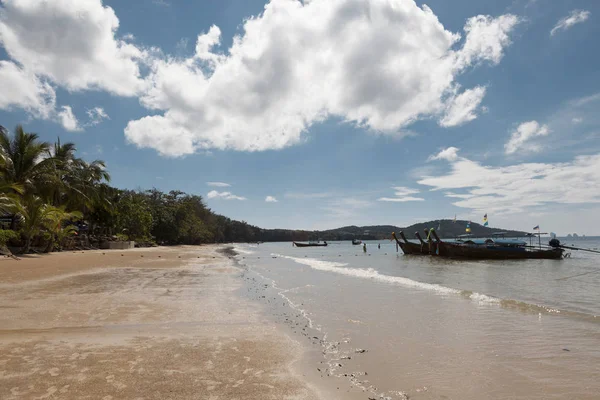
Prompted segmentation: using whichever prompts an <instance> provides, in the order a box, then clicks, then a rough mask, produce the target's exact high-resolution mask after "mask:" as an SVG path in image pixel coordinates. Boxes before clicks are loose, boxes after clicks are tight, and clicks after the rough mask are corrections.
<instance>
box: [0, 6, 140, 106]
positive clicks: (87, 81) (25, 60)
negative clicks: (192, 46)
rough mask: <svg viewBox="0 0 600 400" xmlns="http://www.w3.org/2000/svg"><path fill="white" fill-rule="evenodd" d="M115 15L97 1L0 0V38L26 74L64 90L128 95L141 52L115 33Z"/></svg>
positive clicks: (136, 85)
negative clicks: (86, 90)
mask: <svg viewBox="0 0 600 400" xmlns="http://www.w3.org/2000/svg"><path fill="white" fill-rule="evenodd" d="M118 27H119V20H118V18H117V16H116V15H115V13H114V11H113V9H112V8H110V7H105V6H103V5H102V1H101V0H52V1H40V0H38V1H35V0H4V1H2V7H1V8H0V43H1V44H2V45H3V46H4V48H5V49H6V52H7V53H8V55H9V56H10V57H11V58H12V59H13V60H15V61H17V62H18V63H19V64H21V65H22V66H23V68H24V69H25V70H27V71H28V73H31V74H35V75H36V76H37V77H45V78H48V79H49V80H51V81H52V82H54V83H56V84H58V85H60V86H63V87H65V88H66V89H68V90H72V91H77V90H85V89H100V90H105V91H108V92H110V93H113V94H117V95H121V96H133V95H136V94H138V93H140V91H141V90H142V89H143V88H144V81H143V79H142V78H141V76H140V69H139V65H138V62H139V61H140V60H141V59H143V58H145V57H146V54H145V53H144V52H143V51H141V50H140V49H138V48H137V47H135V46H134V45H132V44H129V43H127V42H126V41H123V40H119V39H116V38H115V33H116V31H117V28H118Z"/></svg>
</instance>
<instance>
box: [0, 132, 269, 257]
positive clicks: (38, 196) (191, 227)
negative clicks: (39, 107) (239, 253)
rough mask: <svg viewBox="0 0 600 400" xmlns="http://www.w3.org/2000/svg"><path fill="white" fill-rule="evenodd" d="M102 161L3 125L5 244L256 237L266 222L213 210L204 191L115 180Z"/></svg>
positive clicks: (24, 247)
mask: <svg viewBox="0 0 600 400" xmlns="http://www.w3.org/2000/svg"><path fill="white" fill-rule="evenodd" d="M109 183H110V174H109V173H108V171H107V169H106V165H105V163H104V162H103V161H101V160H95V161H92V162H87V161H85V160H83V159H81V158H78V157H77V150H76V147H75V144H73V143H62V142H61V141H60V139H58V140H57V141H56V143H53V144H50V143H46V142H43V141H41V140H40V138H39V136H38V135H37V134H35V133H28V132H25V131H24V129H23V127H22V126H20V125H19V126H17V127H16V128H15V130H14V133H12V134H11V133H9V132H8V130H7V129H5V128H4V127H1V126H0V216H1V220H2V225H3V227H2V228H3V229H0V251H1V252H4V253H6V252H7V245H10V247H11V248H13V249H19V251H20V252H23V253H27V252H29V251H32V250H34V249H35V251H44V252H50V251H53V250H61V249H63V248H70V247H94V246H95V245H97V243H98V242H99V241H102V240H134V241H136V242H137V243H139V244H142V245H153V244H165V245H176V244H190V245H194V244H202V243H212V242H231V241H234V240H242V241H256V240H258V239H257V238H258V236H259V232H260V229H259V228H256V227H253V226H250V225H248V224H247V223H246V222H239V221H234V220H231V219H229V218H226V217H223V216H220V215H217V214H215V213H213V212H212V211H211V210H210V209H209V208H208V207H207V206H206V204H205V203H204V201H203V199H202V197H201V196H197V195H191V194H186V193H183V192H180V191H171V192H169V193H163V192H161V191H160V190H157V189H152V190H146V191H141V190H139V191H133V190H123V189H118V188H115V187H112V186H110V185H109Z"/></svg>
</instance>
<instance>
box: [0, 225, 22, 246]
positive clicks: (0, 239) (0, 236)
mask: <svg viewBox="0 0 600 400" xmlns="http://www.w3.org/2000/svg"><path fill="white" fill-rule="evenodd" d="M18 238H19V234H18V233H17V232H15V231H11V230H7V229H0V246H5V245H6V243H8V242H9V241H10V240H13V239H18Z"/></svg>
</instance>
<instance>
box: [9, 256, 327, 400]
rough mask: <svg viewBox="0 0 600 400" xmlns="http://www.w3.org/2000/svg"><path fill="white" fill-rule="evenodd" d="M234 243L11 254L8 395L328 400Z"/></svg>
mask: <svg viewBox="0 0 600 400" xmlns="http://www.w3.org/2000/svg"><path fill="white" fill-rule="evenodd" d="M226 249H227V247H224V246H222V245H221V246H214V245H210V246H201V247H195V246H181V247H176V248H172V247H169V248H160V247H159V248H152V249H148V248H143V249H131V250H123V251H120V250H117V251H115V250H112V251H101V250H93V251H84V252H83V253H82V252H77V253H73V252H70V253H52V254H47V255H41V256H34V257H27V258H22V259H21V260H20V261H16V260H9V259H6V260H2V261H0V288H2V291H1V294H0V304H2V309H3V310H2V311H3V312H2V315H1V316H0V326H2V330H0V397H1V398H3V399H25V398H51V397H54V396H56V397H58V398H64V399H70V398H81V397H82V396H84V395H85V396H91V397H93V398H101V399H103V400H113V399H126V398H136V397H140V396H141V397H144V398H152V399H153V398H156V399H162V398H178V399H179V398H183V399H185V398H189V399H191V398H198V396H200V398H207V399H208V398H214V399H216V398H247V399H270V398H272V399H280V398H286V397H293V398H297V399H307V400H312V399H314V400H316V399H319V398H323V397H321V396H320V395H319V389H318V388H317V387H316V386H314V385H313V384H312V382H311V380H310V379H307V378H306V376H304V375H305V374H303V373H302V368H299V367H298V366H299V365H301V364H302V362H303V361H302V360H303V359H304V357H305V354H306V349H305V346H303V345H302V344H301V343H300V342H297V341H295V340H293V339H292V338H291V337H290V336H289V335H286V334H285V333H284V332H282V331H281V329H280V328H279V327H277V326H276V324H275V323H274V322H272V321H270V320H269V319H268V318H266V314H265V313H264V310H263V307H261V306H260V304H258V303H254V302H251V301H249V300H248V299H244V298H243V296H240V295H238V292H239V290H240V288H242V282H241V281H240V279H239V276H240V275H241V274H242V273H243V271H242V269H240V268H239V267H238V266H236V265H235V264H234V262H233V260H232V259H231V258H230V257H232V254H231V253H228V250H226ZM15 264H16V265H15ZM328 398H331V397H328Z"/></svg>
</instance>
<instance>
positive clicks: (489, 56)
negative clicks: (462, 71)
mask: <svg viewBox="0 0 600 400" xmlns="http://www.w3.org/2000/svg"><path fill="white" fill-rule="evenodd" d="M517 23H519V19H518V18H517V17H516V16H514V15H511V14H506V15H501V16H500V17H498V18H492V17H490V16H489V15H478V16H476V17H472V18H469V19H468V20H467V23H466V25H465V28H464V30H465V32H466V34H467V38H466V41H465V44H464V46H463V48H462V50H461V51H459V52H458V54H457V59H458V63H459V65H460V67H462V68H465V67H468V66H470V65H471V64H473V63H480V62H482V61H489V62H491V63H492V64H498V63H499V62H500V60H502V57H503V56H504V49H505V48H506V47H507V46H508V45H509V44H510V43H511V41H510V37H509V36H508V34H509V33H510V31H512V29H513V28H514V27H515V25H516V24H517Z"/></svg>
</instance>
